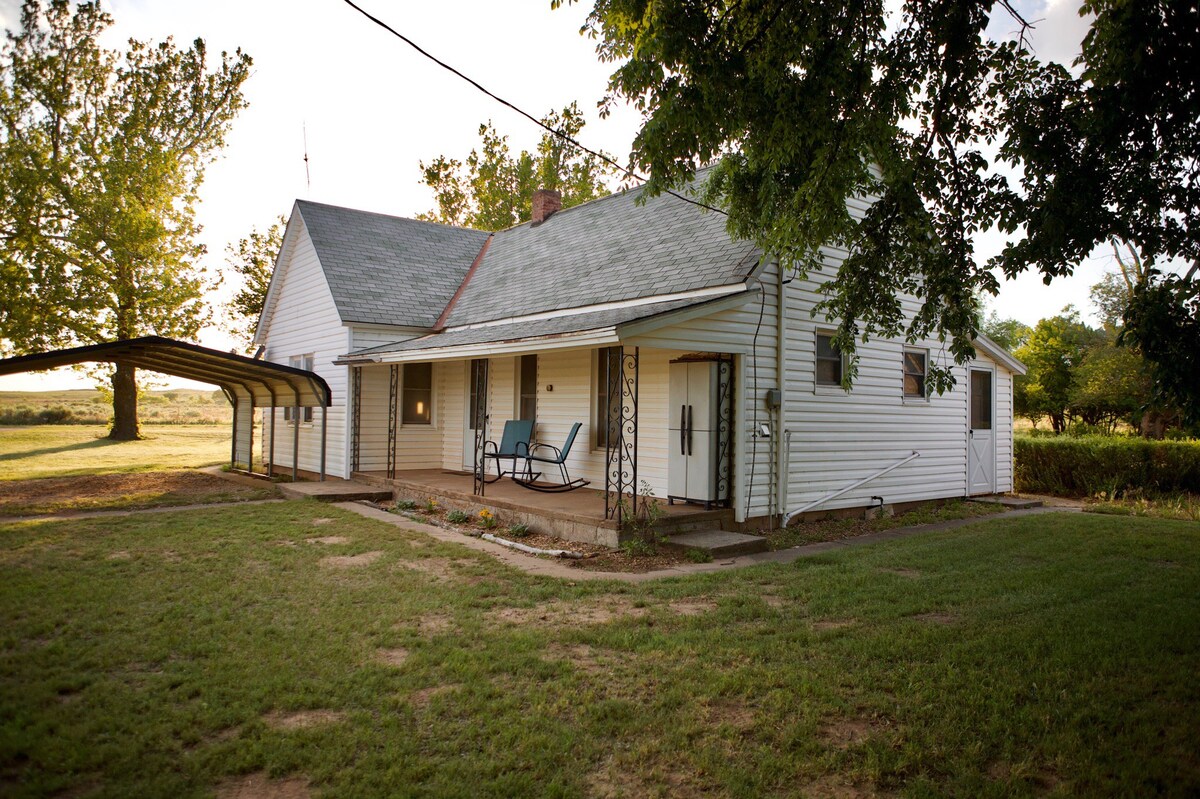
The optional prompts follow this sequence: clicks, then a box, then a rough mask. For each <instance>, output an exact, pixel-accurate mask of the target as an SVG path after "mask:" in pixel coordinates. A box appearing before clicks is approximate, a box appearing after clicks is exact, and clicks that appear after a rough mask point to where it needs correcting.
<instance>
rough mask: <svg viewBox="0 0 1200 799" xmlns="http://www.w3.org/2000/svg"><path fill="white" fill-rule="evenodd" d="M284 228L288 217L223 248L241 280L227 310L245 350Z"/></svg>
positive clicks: (249, 341)
mask: <svg viewBox="0 0 1200 799" xmlns="http://www.w3.org/2000/svg"><path fill="white" fill-rule="evenodd" d="M286 229H287V218H286V217H282V216H281V217H279V219H278V220H277V221H276V222H274V223H273V224H272V225H271V226H270V227H269V228H267V229H266V230H259V229H258V228H254V229H252V230H251V231H250V234H249V235H248V236H246V237H245V238H244V239H240V240H239V241H238V242H237V244H230V245H229V246H228V247H226V248H225V262H226V263H228V264H229V265H230V266H231V267H232V268H233V270H234V271H235V272H237V273H238V274H239V275H240V276H241V278H242V287H241V288H240V289H238V291H237V293H236V294H234V295H233V298H232V299H231V300H230V301H229V307H228V310H229V312H230V315H232V316H233V317H234V319H236V320H237V322H238V325H239V326H238V329H237V330H236V331H235V332H236V334H237V336H238V338H240V339H241V341H242V343H243V344H245V345H246V346H247V347H249V346H250V344H251V342H252V341H254V331H255V329H256V328H257V326H258V317H259V316H261V315H262V309H263V305H264V304H265V303H266V301H267V289H268V288H270V286H271V272H272V271H273V270H274V268H275V258H276V256H278V255H279V248H280V247H282V246H283V232H284V231H285V230H286Z"/></svg>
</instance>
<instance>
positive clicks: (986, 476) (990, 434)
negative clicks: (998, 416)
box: [967, 368, 996, 496]
mask: <svg viewBox="0 0 1200 799" xmlns="http://www.w3.org/2000/svg"><path fill="white" fill-rule="evenodd" d="M970 378H971V379H970V383H969V385H968V387H967V414H968V416H969V417H970V418H969V422H968V429H967V494H969V495H972V496H973V495H976V494H992V493H995V491H996V431H995V429H994V428H995V424H994V419H995V401H994V400H995V391H994V383H995V374H994V373H993V372H992V370H990V369H974V368H973V369H971V370H970Z"/></svg>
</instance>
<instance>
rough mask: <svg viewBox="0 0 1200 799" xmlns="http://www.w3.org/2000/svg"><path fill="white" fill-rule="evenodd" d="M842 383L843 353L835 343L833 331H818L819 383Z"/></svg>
mask: <svg viewBox="0 0 1200 799" xmlns="http://www.w3.org/2000/svg"><path fill="white" fill-rule="evenodd" d="M841 384H842V354H841V353H840V352H838V349H837V347H836V346H834V343H833V334H832V333H817V385H818V386H840V385H841Z"/></svg>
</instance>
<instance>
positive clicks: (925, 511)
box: [766, 500, 1004, 549]
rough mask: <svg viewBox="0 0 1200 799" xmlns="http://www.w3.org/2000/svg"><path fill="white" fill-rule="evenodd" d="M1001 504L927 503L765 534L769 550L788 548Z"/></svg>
mask: <svg viewBox="0 0 1200 799" xmlns="http://www.w3.org/2000/svg"><path fill="white" fill-rule="evenodd" d="M1003 511H1004V507H1003V506H1001V505H994V504H990V503H984V502H965V501H963V500H951V501H949V502H929V503H926V504H924V505H922V506H920V507H918V508H914V509H913V510H910V511H909V512H908V513H904V514H901V515H899V516H883V517H880V518H878V519H834V518H829V519H820V520H816V521H810V522H798V523H797V524H793V525H792V526H790V527H788V528H786V529H782V530H774V531H772V532H769V533H767V534H766V536H767V539H768V540H769V541H770V542H771V549H790V548H792V547H796V546H802V545H804V544H818V543H823V542H826V541H843V540H845V539H847V538H856V537H858V536H860V535H866V534H868V533H878V532H881V531H883V530H893V529H895V528H897V527H914V526H916V525H920V524H932V523H934V522H945V521H951V520H954V519H972V518H976V517H979V516H992V515H994V514H997V513H1002V512H1003Z"/></svg>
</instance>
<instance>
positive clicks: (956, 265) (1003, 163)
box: [555, 0, 1200, 388]
mask: <svg viewBox="0 0 1200 799" xmlns="http://www.w3.org/2000/svg"><path fill="white" fill-rule="evenodd" d="M555 2H556V3H560V2H562V0H555ZM889 5H891V4H887V3H885V2H884V0H761V1H759V2H744V3H698V2H693V0H653V2H651V0H594V6H593V10H592V12H591V15H590V17H589V22H588V24H587V30H588V31H589V32H590V33H591V34H592V35H594V36H596V37H597V38H598V39H599V44H598V52H599V54H600V56H601V58H603V59H605V60H608V61H611V62H613V63H614V64H615V71H614V72H613V73H612V76H611V79H610V97H609V101H610V102H611V101H614V100H616V99H618V98H624V99H628V100H630V101H632V102H633V103H634V104H635V105H636V106H637V107H638V108H639V109H641V110H642V111H643V112H644V114H645V121H644V123H643V125H642V128H641V130H640V132H639V133H638V135H637V137H636V139H635V142H634V148H633V153H632V163H633V165H634V166H635V167H636V168H639V169H641V170H643V171H649V172H650V175H651V178H650V184H649V185H650V189H651V190H652V191H659V190H662V189H665V188H668V187H672V186H676V187H677V186H680V185H682V184H683V183H684V182H685V181H687V180H688V179H690V178H691V177H692V176H693V175H694V173H695V170H696V169H697V168H698V167H700V166H702V165H705V164H708V163H712V162H715V163H716V164H717V166H716V168H715V169H714V170H713V172H712V173H711V174H710V176H709V178H708V180H707V182H706V184H705V187H704V190H703V194H704V196H705V198H706V199H707V200H709V201H710V202H713V203H723V204H724V206H725V208H727V209H728V213H729V229H730V231H731V232H732V233H733V234H735V235H737V236H739V237H745V238H751V239H754V240H756V241H757V242H758V243H759V245H760V246H762V247H763V248H764V249H765V250H766V251H769V252H772V253H775V254H777V255H778V256H779V257H780V258H781V260H782V262H783V263H784V264H785V265H788V266H792V267H794V268H795V269H796V270H797V271H798V272H800V273H804V272H807V271H808V270H811V269H815V268H819V267H820V264H821V254H820V251H819V248H820V247H821V246H822V245H824V244H830V245H833V246H835V247H838V248H841V249H843V250H845V251H846V252H847V253H848V257H847V258H846V260H845V261H844V262H843V263H842V265H841V267H840V269H841V271H840V274H839V277H838V280H836V281H829V282H828V283H826V284H825V288H826V291H827V296H826V298H825V300H824V303H823V308H822V309H823V310H824V311H826V312H827V313H828V314H829V315H830V317H831V318H835V319H840V328H839V335H838V339H837V344H838V347H839V349H840V350H842V351H843V352H852V351H853V348H854V343H855V338H856V337H857V336H859V335H867V334H883V335H887V336H896V335H901V334H904V335H907V336H908V337H909V338H918V337H923V336H925V335H928V334H937V335H942V334H944V335H947V336H948V337H950V338H951V339H952V342H951V350H952V352H953V354H954V356H955V358H956V360H958V361H959V362H962V361H963V360H965V359H967V358H969V357H970V356H971V355H972V354H973V351H972V347H971V340H972V337H973V335H974V334H975V332H976V325H977V319H978V317H977V315H976V311H977V302H976V301H975V299H974V293H975V291H976V290H982V291H985V292H988V293H992V294H994V293H996V291H997V280H996V278H995V277H994V276H993V274H992V272H991V271H990V270H991V269H992V268H998V269H999V270H1000V271H1001V272H1002V273H1003V274H1004V275H1006V276H1010V277H1011V276H1013V275H1016V274H1018V273H1020V272H1023V271H1025V270H1028V269H1035V270H1037V271H1039V272H1040V273H1041V274H1042V275H1043V276H1044V278H1045V279H1046V280H1050V279H1051V278H1053V277H1055V276H1058V275H1063V274H1067V273H1070V272H1071V271H1072V269H1073V267H1074V265H1075V264H1077V263H1078V262H1079V261H1080V260H1081V259H1082V258H1083V257H1085V256H1087V255H1088V254H1089V253H1090V252H1091V251H1092V250H1093V249H1094V248H1095V247H1096V246H1097V245H1098V244H1099V243H1102V242H1104V241H1107V240H1109V239H1112V238H1119V239H1121V240H1124V241H1128V242H1130V243H1131V244H1132V245H1133V246H1134V247H1135V248H1136V249H1137V251H1138V252H1139V253H1140V254H1141V256H1142V258H1143V259H1144V260H1146V261H1147V262H1149V263H1154V262H1155V261H1156V260H1163V259H1169V258H1180V259H1184V260H1186V261H1197V259H1198V258H1200V234H1198V233H1197V228H1196V225H1195V222H1196V216H1197V214H1198V213H1200V185H1198V182H1197V180H1198V178H1197V172H1196V170H1195V164H1196V163H1197V161H1200V63H1198V58H1197V45H1198V43H1200V15H1198V14H1197V11H1196V7H1195V4H1194V3H1185V2H1178V0H1137V1H1136V2H1135V1H1134V0H1086V2H1083V3H1082V4H1081V13H1082V14H1090V15H1094V16H1093V22H1092V25H1091V29H1090V31H1089V33H1088V35H1087V37H1086V39H1085V41H1084V42H1083V47H1082V55H1081V58H1080V60H1079V61H1078V63H1077V66H1078V67H1079V74H1078V75H1077V76H1076V75H1073V74H1071V73H1070V72H1068V70H1067V69H1065V68H1064V67H1062V66H1060V65H1057V64H1046V63H1042V62H1039V61H1038V60H1037V59H1036V58H1035V57H1034V56H1033V55H1032V54H1031V53H1030V52H1029V51H1028V49H1027V48H1026V47H1024V46H1023V44H1024V43H1023V36H1024V31H1025V24H1024V21H1023V20H1021V19H1020V18H1019V17H1017V15H1016V12H1015V11H1014V10H1013V5H1012V4H1011V3H1009V2H1005V1H1004V0H1002V2H1000V3H999V4H997V3H995V0H906V1H905V2H903V3H902V5H901V7H900V9H899V13H898V14H889V13H888V11H887V6H889ZM993 7H997V8H1003V9H1005V10H1006V11H1007V13H1009V14H1011V15H1012V16H1014V17H1017V24H1018V26H1019V27H1020V28H1021V31H1022V36H1021V37H1019V38H1018V40H1017V41H1006V42H1000V41H995V40H993V39H991V38H989V37H988V36H987V35H986V29H987V26H988V24H989V21H990V14H991V12H992V9H993ZM1014 175H1019V177H1014ZM863 197H872V198H875V201H874V202H873V203H871V204H870V205H869V207H863V205H864V204H863V203H860V202H857V201H856V200H855V199H854V198H863ZM848 200H849V201H850V202H848ZM992 226H998V227H999V228H1000V229H1001V230H1002V231H1003V232H1004V233H1006V234H1008V235H1009V236H1010V241H1009V243H1008V245H1007V246H1006V247H1005V248H1004V250H1003V252H1002V253H1001V254H1000V255H999V256H997V257H996V258H995V259H994V260H992V261H991V262H989V263H983V262H981V259H978V258H977V257H976V252H975V237H976V236H977V234H979V233H980V232H982V231H986V230H988V229H990V228H991V227H992ZM900 294H911V295H914V296H916V297H918V298H919V299H920V300H922V304H921V306H920V309H919V310H918V312H917V313H916V314H915V315H914V316H913V317H911V318H908V317H906V315H905V313H904V310H903V308H902V306H901V302H900V299H899V297H898V295H900ZM1146 351H1147V353H1149V350H1148V349H1147V350H1146ZM939 372H940V373H939V375H938V376H937V377H936V379H934V380H931V382H932V383H933V384H934V385H935V386H936V387H938V388H945V387H946V386H947V385H949V375H948V372H947V371H946V370H939Z"/></svg>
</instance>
